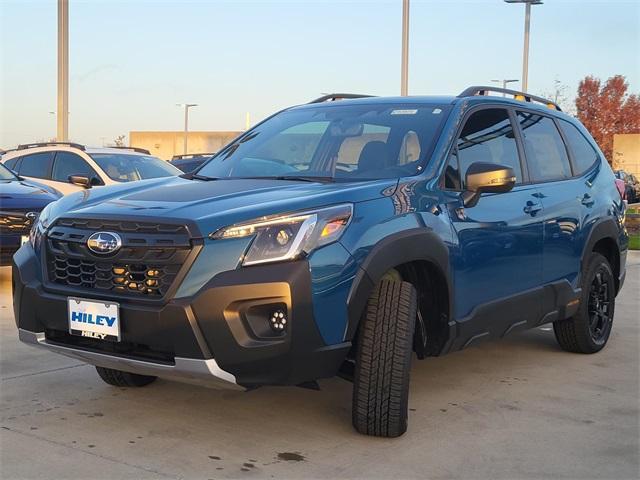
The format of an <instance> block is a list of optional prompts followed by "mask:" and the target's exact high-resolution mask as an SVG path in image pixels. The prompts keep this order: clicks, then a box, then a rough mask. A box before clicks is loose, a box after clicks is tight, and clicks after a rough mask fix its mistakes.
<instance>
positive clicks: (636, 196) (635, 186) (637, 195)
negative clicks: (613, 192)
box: [615, 170, 640, 203]
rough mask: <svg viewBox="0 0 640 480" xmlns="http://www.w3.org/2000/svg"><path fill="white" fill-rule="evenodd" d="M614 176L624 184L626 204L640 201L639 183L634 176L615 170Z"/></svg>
mask: <svg viewBox="0 0 640 480" xmlns="http://www.w3.org/2000/svg"><path fill="white" fill-rule="evenodd" d="M615 175H616V178H619V179H620V180H622V181H623V182H624V185H625V193H626V199H627V202H629V203H636V202H638V201H640V181H638V179H637V178H636V176H635V175H633V174H632V173H627V172H625V171H624V170H616V171H615Z"/></svg>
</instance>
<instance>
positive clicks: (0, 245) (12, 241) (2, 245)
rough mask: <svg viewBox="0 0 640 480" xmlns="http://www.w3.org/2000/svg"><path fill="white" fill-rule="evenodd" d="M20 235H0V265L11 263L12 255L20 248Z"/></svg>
mask: <svg viewBox="0 0 640 480" xmlns="http://www.w3.org/2000/svg"><path fill="white" fill-rule="evenodd" d="M20 239H21V235H15V234H11V235H8V234H5V235H0V266H6V265H11V259H12V257H13V255H14V254H15V253H16V252H17V251H18V249H19V248H20Z"/></svg>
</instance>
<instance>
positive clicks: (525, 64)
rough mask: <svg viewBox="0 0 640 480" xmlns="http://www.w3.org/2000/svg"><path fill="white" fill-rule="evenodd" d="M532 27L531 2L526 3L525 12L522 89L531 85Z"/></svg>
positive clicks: (525, 89)
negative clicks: (530, 41)
mask: <svg viewBox="0 0 640 480" xmlns="http://www.w3.org/2000/svg"><path fill="white" fill-rule="evenodd" d="M530 28H531V3H530V2H527V4H526V5H525V14H524V48H523V51H522V91H523V92H526V91H527V88H528V86H529V30H530Z"/></svg>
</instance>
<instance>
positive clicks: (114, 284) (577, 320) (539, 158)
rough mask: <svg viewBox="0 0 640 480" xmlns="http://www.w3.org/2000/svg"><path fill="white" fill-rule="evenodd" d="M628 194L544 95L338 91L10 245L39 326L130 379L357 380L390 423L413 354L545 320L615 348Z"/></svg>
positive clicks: (403, 408)
mask: <svg viewBox="0 0 640 480" xmlns="http://www.w3.org/2000/svg"><path fill="white" fill-rule="evenodd" d="M489 92H496V93H499V94H502V93H504V94H505V95H509V96H511V97H513V98H502V97H497V96H491V95H489ZM336 100H340V101H336ZM624 209H625V204H624V202H623V201H622V199H621V196H620V194H619V192H618V190H617V188H616V186H615V181H614V175H613V172H612V171H611V168H610V167H609V165H608V164H607V162H606V160H605V159H604V157H603V155H602V153H601V152H600V150H599V149H598V147H597V145H596V144H595V142H594V141H593V139H592V138H591V136H590V135H589V133H588V132H587V131H586V130H585V128H584V127H583V126H582V125H581V124H580V123H579V122H578V121H577V120H576V119H575V118H572V117H570V116H568V115H565V114H563V113H562V112H561V111H560V109H559V108H558V107H557V105H555V104H554V103H552V102H550V101H548V100H545V99H542V98H539V97H535V96H532V95H528V94H524V93H520V92H514V91H511V90H504V89H495V88H493V89H492V88H489V87H471V88H469V89H467V90H465V91H464V92H462V93H461V94H460V95H458V96H456V97H401V98H395V97H394V98H377V97H363V96H358V95H337V94H336V95H328V96H325V97H322V98H320V99H317V100H315V101H313V102H311V103H309V104H307V105H301V106H296V107H292V108H288V109H285V110H283V111H281V112H279V113H276V114H275V115H273V116H271V117H269V118H268V119H266V120H265V121H263V122H262V123H260V124H258V125H256V126H255V127H254V128H252V129H250V130H248V131H247V132H245V133H243V134H242V135H241V136H239V137H238V138H236V139H235V140H234V141H233V142H231V143H230V144H229V145H227V146H226V147H225V148H223V149H222V150H221V151H220V152H219V153H218V154H217V155H215V156H214V157H213V158H212V159H210V160H209V161H208V162H207V163H205V164H204V165H203V166H202V167H200V168H199V169H198V170H196V172H194V173H189V174H184V175H182V176H181V177H173V178H163V179H155V180H148V181H145V182H139V183H130V184H123V185H119V186H114V187H105V188H102V189H92V190H86V191H84V192H82V193H78V194H73V195H70V196H67V197H65V198H63V199H61V200H59V201H57V202H55V203H54V204H52V205H51V206H49V207H47V208H45V210H44V211H43V212H42V214H41V215H40V217H39V220H38V222H37V224H36V226H35V227H34V228H33V230H32V235H31V242H30V243H29V244H27V245H25V246H23V247H22V248H21V249H20V250H19V251H18V253H17V254H16V255H15V257H14V262H15V265H14V272H13V281H14V311H15V315H16V321H17V324H18V328H19V335H20V339H21V340H22V341H23V342H26V343H29V344H33V345H38V346H41V347H44V348H47V349H49V350H51V351H54V352H58V353H61V354H64V355H68V356H70V357H73V358H76V359H80V360H82V361H85V362H88V363H90V364H94V365H96V366H97V370H98V373H99V375H100V376H101V377H102V379H103V380H105V381H106V382H107V383H110V384H112V385H118V386H142V385H146V384H148V383H150V382H151V381H153V380H154V379H155V377H156V376H168V377H172V378H182V379H193V378H197V379H207V380H210V381H212V382H217V383H219V384H222V385H226V386H229V387H233V388H255V387H259V386H262V385H305V386H308V385H313V384H314V382H315V381H316V380H317V379H320V378H325V377H331V376H334V375H336V374H340V375H341V376H343V377H345V378H348V379H351V380H352V381H353V384H354V388H353V408H352V412H353V424H354V426H355V428H356V429H357V430H358V431H359V432H362V433H365V434H369V435H378V436H387V437H394V436H398V435H401V434H402V433H404V431H405V430H406V428H407V413H408V412H407V410H408V396H409V372H410V365H411V361H412V357H413V354H414V353H415V355H416V356H417V358H419V359H423V358H425V357H429V356H438V355H443V354H445V353H448V352H455V351H457V350H460V349H462V348H465V347H468V346H471V345H475V344H476V343H478V342H480V341H482V340H486V339H490V338H502V337H505V336H508V335H510V334H512V333H514V332H518V331H521V330H523V329H527V328H533V327H537V326H539V325H543V324H553V329H554V332H555V336H556V338H557V340H558V343H559V344H560V347H561V348H563V349H564V350H567V351H570V352H577V353H595V352H597V351H599V350H600V349H602V348H603V347H604V346H605V344H606V343H607V340H608V339H609V335H610V333H611V327H612V322H613V317H614V308H615V297H616V295H617V294H618V292H619V291H620V288H621V287H622V283H623V280H624V275H625V258H626V254H627V244H628V238H627V234H626V232H625V229H624V227H623V223H622V220H623V215H624Z"/></svg>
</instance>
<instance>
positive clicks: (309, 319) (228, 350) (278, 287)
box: [13, 246, 351, 387]
mask: <svg viewBox="0 0 640 480" xmlns="http://www.w3.org/2000/svg"><path fill="white" fill-rule="evenodd" d="M40 276H41V266H40V263H39V261H38V259H37V257H36V255H35V253H34V251H33V249H31V247H30V246H26V247H25V248H22V249H21V250H20V251H19V252H18V253H17V254H16V255H15V257H14V265H13V289H14V312H15V315H16V323H17V326H18V328H19V335H20V340H22V341H23V342H25V343H29V344H32V345H36V346H40V347H44V348H48V349H49V350H51V351H54V352H56V353H60V354H63V355H66V356H70V357H73V358H76V359H79V360H82V361H85V362H87V363H90V364H93V365H98V366H102V367H107V368H115V369H118V370H123V371H128V372H132V373H140V374H144V375H156V376H162V377H170V378H174V379H180V378H182V379H185V380H191V379H197V380H205V381H206V380H210V381H212V382H213V383H216V384H219V385H224V384H226V385H228V386H231V387H233V386H237V385H240V386H242V387H254V386H260V385H296V384H299V383H303V382H307V381H311V380H316V379H318V378H325V377H331V376H334V375H335V374H336V373H337V371H338V369H339V368H340V366H341V364H342V362H343V361H344V358H345V357H346V355H347V353H348V351H349V349H350V347H351V344H350V342H346V343H340V344H337V345H326V344H325V343H324V342H323V340H322V337H321V335H320V333H319V331H318V328H317V326H316V323H315V320H314V316H313V303H312V294H311V278H310V273H309V265H308V263H307V262H306V261H297V262H287V263H280V264H273V265H264V266H255V267H249V268H241V269H237V270H232V271H227V272H223V273H221V274H218V275H216V276H215V277H213V278H212V279H211V280H210V281H209V282H208V283H207V284H206V285H204V287H202V288H201V289H200V290H199V291H198V292H197V293H195V294H194V295H193V296H191V297H188V298H180V299H173V300H170V301H168V302H166V303H162V304H149V303H142V302H139V301H138V302H136V299H126V300H125V299H121V298H118V299H117V301H118V302H119V303H120V318H121V322H122V323H121V328H122V338H121V342H117V343H116V342H109V341H103V340H97V339H93V338H86V337H79V336H75V335H71V334H69V332H68V323H67V322H68V320H67V296H66V295H64V294H61V293H60V292H59V291H58V290H57V289H56V291H55V292H54V291H48V290H47V289H46V286H45V285H43V283H42V281H41V279H40ZM86 298H93V299H96V300H109V298H104V297H101V296H99V295H98V294H95V293H94V292H91V293H90V294H88V295H86ZM111 300H115V299H114V298H111ZM345 308H346V307H345ZM274 309H281V310H283V311H285V312H286V314H287V318H288V326H287V331H286V332H285V333H284V334H282V333H280V332H278V333H276V332H273V331H271V330H270V327H269V325H268V320H269V317H270V313H271V312H272V311H273V310H274Z"/></svg>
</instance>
